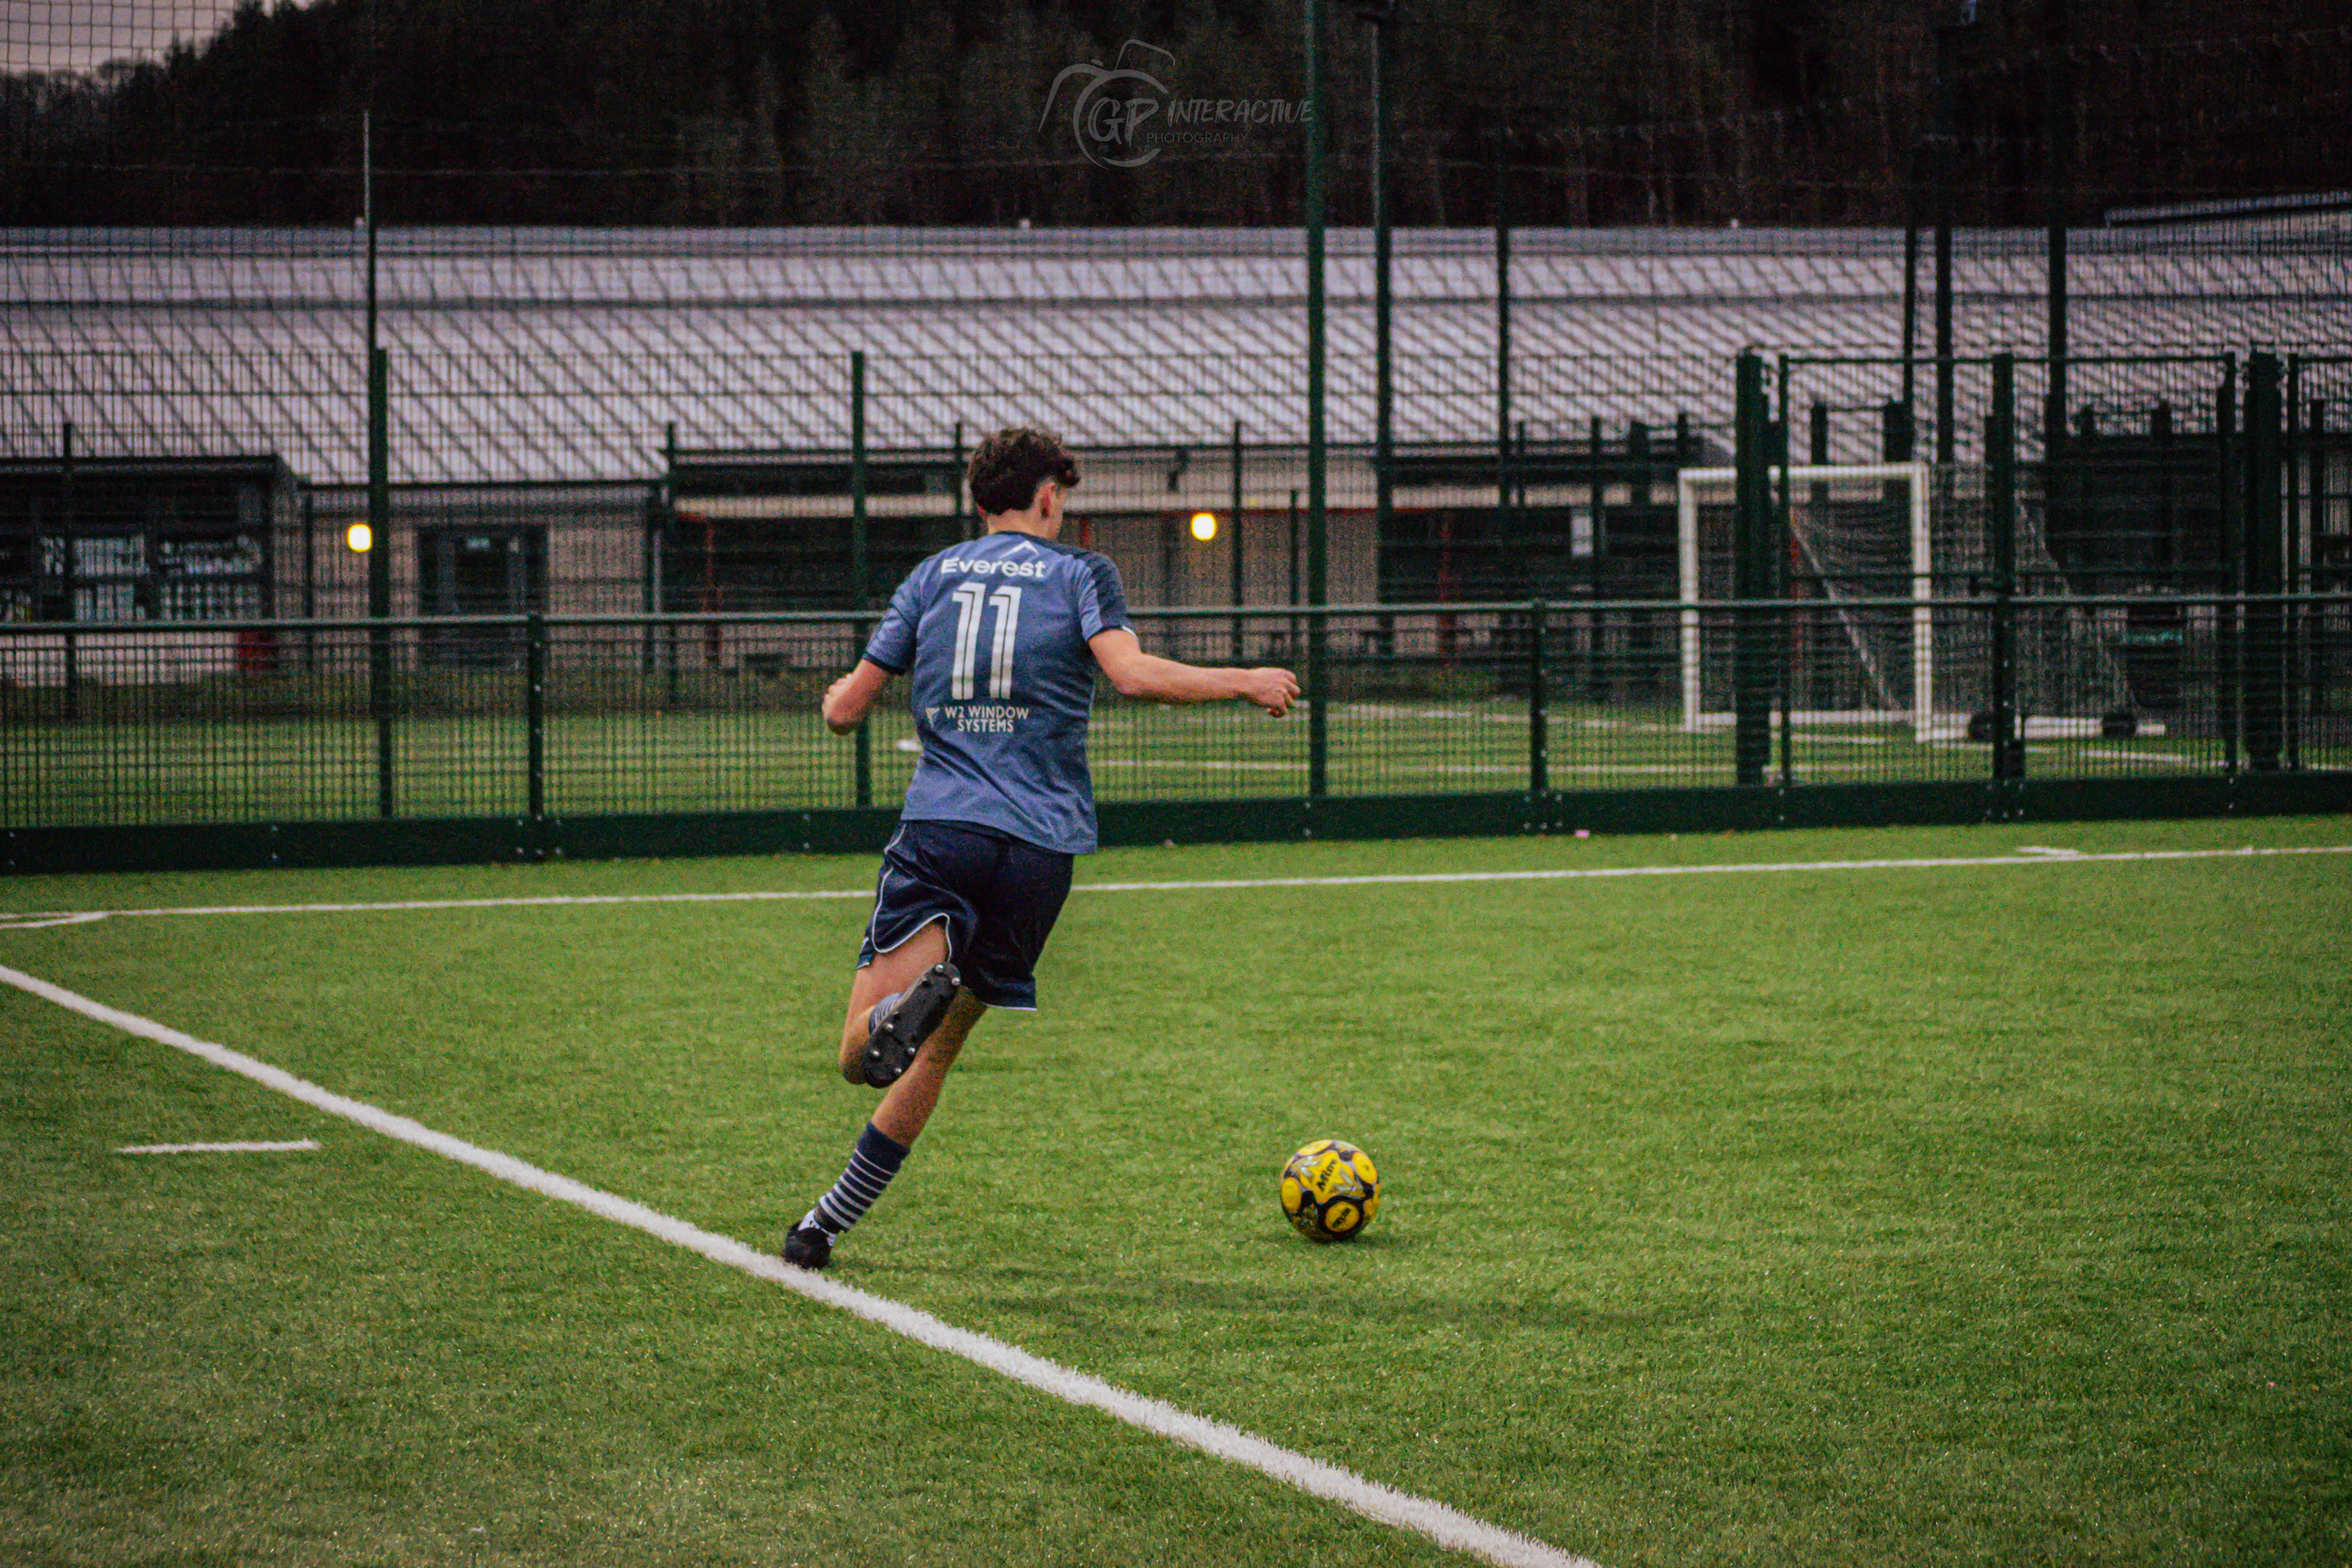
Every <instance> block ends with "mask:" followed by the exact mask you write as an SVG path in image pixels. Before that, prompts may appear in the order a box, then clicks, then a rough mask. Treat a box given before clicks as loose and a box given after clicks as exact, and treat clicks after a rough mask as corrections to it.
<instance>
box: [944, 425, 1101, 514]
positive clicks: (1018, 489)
mask: <svg viewBox="0 0 2352 1568" xmlns="http://www.w3.org/2000/svg"><path fill="white" fill-rule="evenodd" d="M964 478H965V479H966V480H967V481H968V482H969V483H971V486H972V504H973V505H975V506H977V507H978V508H979V509H980V512H981V515H984V516H990V517H993V516H995V515H997V514H999V513H1004V512H1024V511H1026V510H1027V509H1028V507H1029V503H1030V502H1032V501H1034V500H1036V499H1037V487H1038V486H1039V485H1041V484H1042V483H1045V482H1046V481H1047V480H1049V479H1050V480H1052V481H1053V482H1054V483H1057V484H1059V485H1061V486H1062V487H1063V488H1065V489H1067V488H1069V487H1070V486H1071V485H1073V484H1075V483H1078V465H1077V464H1076V463H1075V462H1073V460H1072V459H1071V456H1070V453H1069V452H1068V451H1066V450H1064V448H1063V446H1062V444H1061V441H1060V438H1059V437H1057V436H1054V435H1052V434H1051V433H1050V432H1047V431H1042V430H1040V429H1038V428H1037V427H1036V426H1034V425H1008V426H1006V427H1005V428H1004V429H1002V430H1000V431H998V432H997V433H996V434H995V435H993V436H990V437H988V438H987V439H986V440H984V441H982V442H981V443H980V445H979V450H978V451H975V452H974V453H973V454H972V461H971V464H970V465H969V466H968V467H965V469H964Z"/></svg>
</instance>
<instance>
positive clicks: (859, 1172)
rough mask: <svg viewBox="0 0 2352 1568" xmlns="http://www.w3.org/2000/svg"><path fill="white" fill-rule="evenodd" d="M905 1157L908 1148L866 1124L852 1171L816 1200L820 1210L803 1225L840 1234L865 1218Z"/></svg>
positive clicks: (852, 1158)
mask: <svg viewBox="0 0 2352 1568" xmlns="http://www.w3.org/2000/svg"><path fill="white" fill-rule="evenodd" d="M906 1157H907V1146H906V1145H904V1144H902V1143H900V1142H898V1139H896V1138H893V1137H889V1136H887V1135H885V1134H884V1133H883V1132H882V1131H881V1130H880V1129H879V1128H877V1127H875V1125H874V1124H873V1123H872V1122H870V1121H869V1122H867V1123H866V1131H865V1132H860V1133H859V1134H858V1135H857V1147H856V1148H852V1149H851V1150H850V1167H849V1169H847V1170H845V1171H843V1172H842V1173H841V1180H838V1181H836V1182H834V1184H833V1191H831V1192H829V1193H827V1194H826V1195H825V1196H822V1197H820V1198H818V1200H817V1207H816V1208H814V1209H811V1210H810V1211H809V1212H808V1214H807V1216H806V1217H805V1218H803V1220H802V1221H801V1223H802V1224H803V1225H804V1226H806V1225H814V1226H820V1227H823V1228H824V1229H825V1231H826V1232H827V1233H828V1234H830V1235H834V1236H838V1235H840V1234H841V1233H842V1232H843V1231H844V1230H847V1229H849V1228H850V1227H851V1226H853V1225H855V1224H856V1223H857V1222H858V1221H859V1220H861V1219H864V1218H865V1217H866V1210H868V1209H871V1208H872V1207H873V1206H874V1200H875V1199H876V1198H878V1197H880V1196H882V1189H883V1188H885V1187H887V1186H889V1185H890V1179H891V1178H892V1177H894V1176H896V1175H898V1167H899V1166H900V1165H901V1164H905V1163H906Z"/></svg>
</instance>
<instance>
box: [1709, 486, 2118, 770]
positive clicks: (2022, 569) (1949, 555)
mask: <svg viewBox="0 0 2352 1568" xmlns="http://www.w3.org/2000/svg"><path fill="white" fill-rule="evenodd" d="M1738 478H1739V476H1738V473H1737V470H1735V469H1731V468H1688V469H1685V470H1683V472H1682V475H1681V482H1680V485H1679V493H1678V496H1677V501H1678V513H1679V522H1680V532H1681V569H1682V577H1681V596H1682V600H1683V610H1682V650H1681V653H1682V721H1683V727H1684V728H1685V729H1689V730H1704V729H1708V728H1712V727H1715V726H1719V725H1727V724H1729V723H1730V722H1731V721H1732V707H1733V702H1732V673H1733V658H1732V648H1733V631H1732V622H1731V617H1730V616H1729V615H1727V614H1724V613H1721V612H1710V611H1709V610H1708V605H1709V604H1712V603H1720V602H1724V601H1728V600H1730V599H1731V598H1732V581H1733V578H1732V535H1733V530H1734V525H1735V517H1734V508H1735V495H1736V487H1737V483H1738ZM1984 478H1985V473H1984V469H1983V467H1981V466H1980V465H1974V464H1967V465H1947V466H1942V467H1936V466H1931V465H1929V464H1925V463H1883V464H1842V465H1813V466H1799V467H1791V468H1790V469H1789V470H1788V536H1787V543H1788V560H1787V562H1785V563H1783V566H1784V571H1785V574H1786V580H1787V582H1788V595H1789V597H1790V599H1791V600H1793V601H1794V602H1795V603H1796V604H1797V605H1798V606H1799V608H1798V609H1797V610H1794V611H1792V612H1790V614H1789V615H1788V626H1787V637H1788V641H1787V644H1786V647H1787V665H1786V668H1787V672H1788V673H1787V682H1788V689H1787V691H1786V692H1785V694H1784V700H1785V702H1786V704H1787V707H1788V713H1789V717H1790V720H1791V721H1792V722H1795V723H1798V724H1810V725H1835V724H1866V725H1908V727H1909V728H1910V730H1911V732H1912V736H1913V738H1915V740H1917V741H1919V742H1921V743H1922V744H1924V743H1926V742H1929V741H1934V740H1957V739H1961V738H1963V737H1965V736H1967V733H1968V723H1969V717H1970V715H1972V714H1975V713H1978V712H1980V711H1982V710H1985V709H1988V708H1989V707H1990V706H1991V705H1992V689H1991V679H1990V676H1991V670H1992V649H1991V641H1992V640H1991V630H1992V621H1991V617H1990V615H1989V614H1988V613H1987V612H1986V611H1985V610H1981V609H1978V608H1975V607H1962V606H1957V605H1954V604H1953V603H1952V602H1951V601H1954V600H1963V599H1976V598H1986V599H1989V598H1990V595H1991V593H1992V569H1993V549H1992V530H1991V528H1990V526H1989V511H1988V508H1987V505H1986V499H1985V488H1984ZM1780 480H1781V475H1780V471H1779V470H1778V469H1777V468H1775V469H1774V470H1772V484H1773V500H1774V504H1775V505H1777V504H1778V499H1779V486H1780ZM2016 570H2017V594H2018V595H2019V596H2020V598H2023V599H2028V600H2030V599H2034V598H2037V597H2043V598H2046V597H2051V596H2058V595H2063V594H2067V593H2069V592H2070V585H2069V584H2068V582H2067V580H2066V578H2065V577H2064V575H2063V573H2062V572H2061V571H2060V569H2059V567H2058V562H2057V560H2056V559H2055V558H2054V557H2053V556H2052V555H2051V553H2050V548H2049V544H2048V540H2047V534H2046V532H2045V529H2044V525H2043V515H2042V504H2041V496H2040V493H2039V489H2038V487H2037V486H2036V484H2035V483H2034V481H2033V476H2032V475H2031V474H2030V473H2029V472H2027V473H2021V474H2020V476H2019V484H2018V496H2017V562H2016ZM2111 619H2113V618H2112V617H2103V615H2102V613H2101V612H2098V611H2094V610H2089V609H2084V608H2079V607H2074V606H2046V605H2036V604H2027V605H2025V606H2022V607H2021V608H2020V611H2019V613H2018V615H2017V618H2016V621H2015V627H2016V641H2015V649H2016V665H2017V707H2018V713H2019V717H2020V721H2021V726H2022V733H2025V734H2026V735H2029V736H2064V735H2070V734H2076V733H2090V734H2095V733H2097V731H2098V727H2099V725H2100V722H2101V719H2102V716H2103V715H2105V714H2107V713H2110V712H2112V711H2114V710H2116V709H2118V708H2122V707H2129V706H2131V705H2132V702H2131V693H2130V689H2129V685H2128V682H2127V680H2126V678H2125V668H2124V663H2123V660H2122V657H2121V656H2120V654H2119V652H2118V643H2119V637H2120V633H2121V630H2122V627H2121V626H2120V625H2110V624H2109V621H2110V620H2111ZM1985 738H1989V736H1988V737H1985Z"/></svg>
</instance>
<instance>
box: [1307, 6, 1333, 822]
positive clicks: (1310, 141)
mask: <svg viewBox="0 0 2352 1568" xmlns="http://www.w3.org/2000/svg"><path fill="white" fill-rule="evenodd" d="M1304 9H1305V11H1306V18H1305V21H1306V27H1307V40H1306V41H1307V126H1306V130H1307V189H1306V198H1307V214H1306V216H1307V604H1308V630H1307V793H1308V794H1309V795H1311V796H1320V795H1323V794H1325V793H1327V786H1328V784H1329V777H1328V768H1327V761H1328V758H1327V751H1326V747H1327V739H1328V735H1327V726H1326V717H1327V716H1326V713H1325V708H1326V705H1327V703H1326V699H1327V691H1326V689H1325V687H1326V679H1325V675H1326V672H1325V669H1324V653H1325V643H1326V641H1327V637H1328V631H1329V628H1328V626H1327V624H1326V622H1327V617H1326V616H1325V615H1324V614H1323V613H1322V611H1323V610H1324V608H1325V606H1326V605H1327V604H1328V603H1329V602H1330V580H1329V575H1330V542H1329V539H1328V537H1327V518H1326V516H1325V510H1324V502H1325V494H1324V462H1325V453H1324V428H1323V398H1324V373H1323V372H1324V341H1323V241H1324V233H1323V230H1324V221H1325V213H1324V195H1323V173H1324V170H1323V161H1324V121H1323V116H1324V94H1323V3H1322V0H1304Z"/></svg>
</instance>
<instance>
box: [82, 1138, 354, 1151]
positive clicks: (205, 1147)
mask: <svg viewBox="0 0 2352 1568" xmlns="http://www.w3.org/2000/svg"><path fill="white" fill-rule="evenodd" d="M318 1147H319V1144H318V1140H317V1139H316V1138H297V1139H295V1140H294V1141H293V1142H292V1143H278V1144H134V1145H132V1146H131V1147H130V1148H118V1149H116V1150H115V1152H116V1153H117V1154H314V1153H316V1152H317V1151H318Z"/></svg>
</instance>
